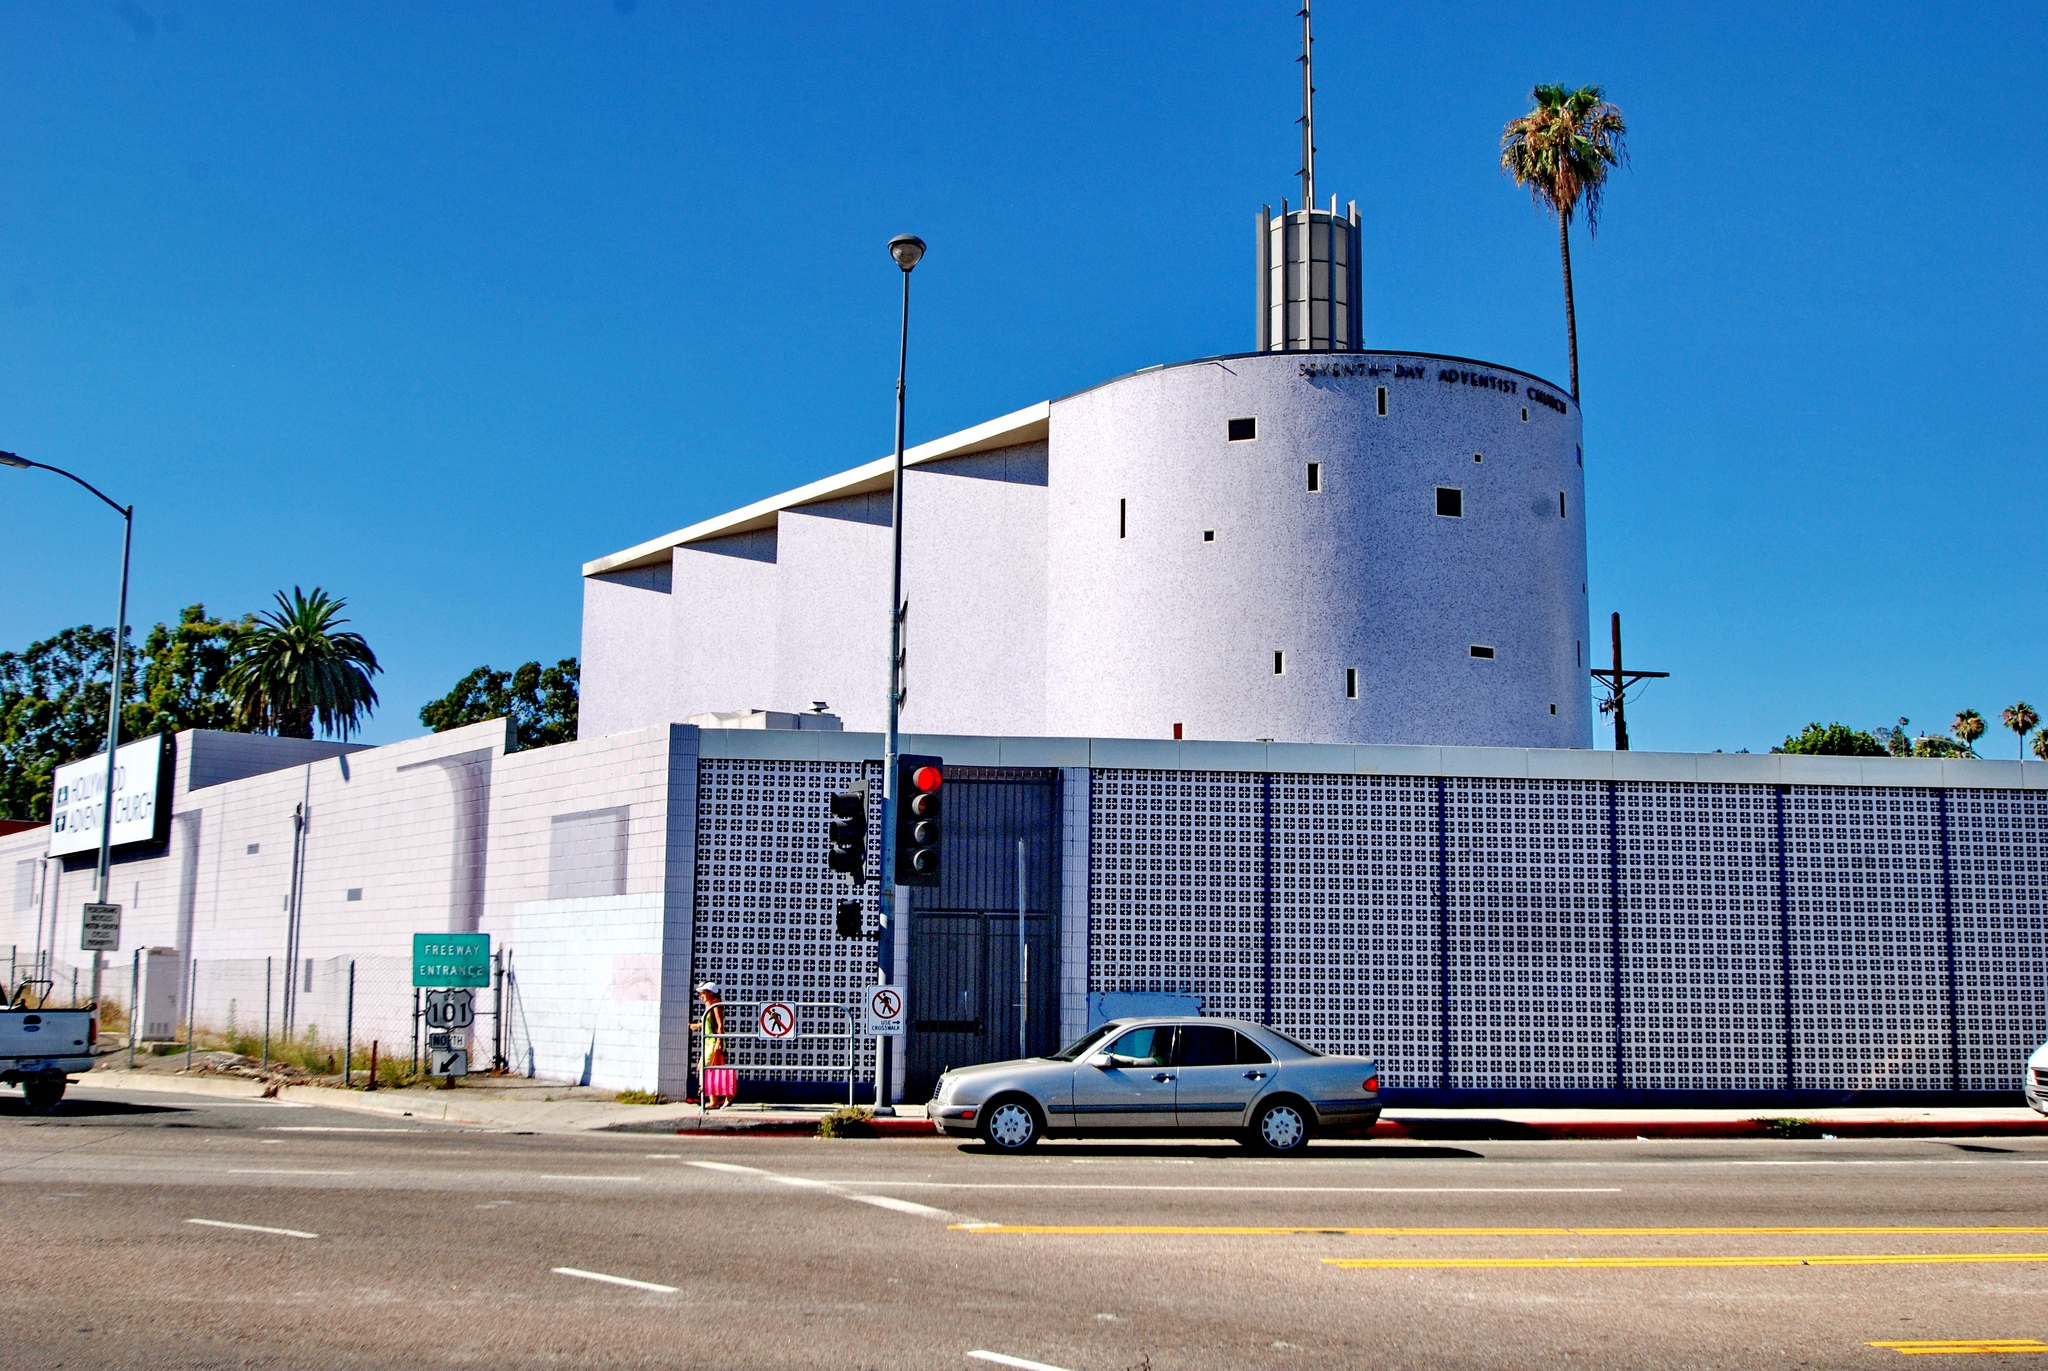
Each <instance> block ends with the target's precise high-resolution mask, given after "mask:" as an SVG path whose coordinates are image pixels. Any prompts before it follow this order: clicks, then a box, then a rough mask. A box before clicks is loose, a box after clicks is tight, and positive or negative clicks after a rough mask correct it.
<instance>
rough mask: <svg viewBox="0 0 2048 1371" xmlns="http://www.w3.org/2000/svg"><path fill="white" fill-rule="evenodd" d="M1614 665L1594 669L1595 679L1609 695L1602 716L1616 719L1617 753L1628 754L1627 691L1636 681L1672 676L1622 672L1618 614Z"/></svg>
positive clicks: (1666, 673)
mask: <svg viewBox="0 0 2048 1371" xmlns="http://www.w3.org/2000/svg"><path fill="white" fill-rule="evenodd" d="M1612 622H1613V628H1614V665H1613V666H1612V667H1611V668H1609V669H1607V670H1604V671H1603V670H1602V669H1600V668H1599V667H1597V666H1596V667H1594V668H1593V673H1592V674H1593V679H1594V680H1596V681H1598V682H1599V683H1600V685H1601V687H1602V688H1603V689H1605V690H1606V691H1607V698H1606V699H1604V700H1602V701H1601V702H1600V712H1601V713H1602V714H1612V715H1613V716H1614V750H1615V751H1616V752H1626V751H1628V714H1627V713H1626V710H1627V706H1628V688H1629V687H1630V686H1632V685H1634V684H1635V683H1636V682H1637V681H1658V680H1663V679H1665V678H1666V677H1668V676H1670V675H1671V673H1670V672H1668V671H1623V670H1622V669H1621V614H1620V612H1619V611H1616V613H1615V615H1614V618H1613V621H1612Z"/></svg>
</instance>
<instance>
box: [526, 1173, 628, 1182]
mask: <svg viewBox="0 0 2048 1371" xmlns="http://www.w3.org/2000/svg"><path fill="white" fill-rule="evenodd" d="M541 1179H542V1180H544V1181H637V1180H639V1179H640V1178H639V1177H638V1176H553V1175H549V1174H548V1173H546V1172H542V1173H541Z"/></svg>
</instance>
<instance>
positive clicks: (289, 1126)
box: [263, 1105, 434, 1133]
mask: <svg viewBox="0 0 2048 1371" xmlns="http://www.w3.org/2000/svg"><path fill="white" fill-rule="evenodd" d="M291 1107H292V1108H293V1109H298V1108H300V1107H301V1106H299V1105H293V1106H291ZM263 1131H264V1132H266V1133H431V1132H433V1131H434V1130H433V1129H431V1128H379V1127H378V1126H377V1125H375V1124H367V1125H365V1124H339V1123H331V1124H320V1123H273V1124H266V1125H265V1126H264V1129H263Z"/></svg>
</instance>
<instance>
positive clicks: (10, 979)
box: [7, 945, 128, 1033]
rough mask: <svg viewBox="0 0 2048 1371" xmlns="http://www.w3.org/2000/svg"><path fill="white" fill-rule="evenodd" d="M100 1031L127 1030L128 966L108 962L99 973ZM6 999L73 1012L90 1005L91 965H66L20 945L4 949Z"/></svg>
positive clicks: (47, 950) (55, 958) (41, 951)
mask: <svg viewBox="0 0 2048 1371" xmlns="http://www.w3.org/2000/svg"><path fill="white" fill-rule="evenodd" d="M100 977H101V981H100V1031H101V1032H102V1033H125V1032H127V1031H128V966H127V963H126V962H124V961H121V960H119V959H118V958H112V959H109V960H108V961H107V962H106V963H105V965H104V966H103V967H102V968H101V972H100ZM7 996H8V1000H9V1001H10V1002H13V1001H15V1000H17V999H20V998H22V997H24V996H25V997H26V1002H27V1003H29V1004H33V1005H39V1006H40V1005H47V1006H49V1007H50V1008H53V1009H54V1008H57V1007H59V1006H62V1007H64V1008H66V1009H75V1008H77V1007H78V1006H80V1005H84V1004H90V1003H91V1002H92V963H91V962H67V961H63V960H61V959H60V958H58V957H56V956H54V955H52V954H51V952H50V950H49V949H48V948H43V949H41V950H40V951H36V950H33V949H30V948H26V947H21V946H19V945H14V946H10V947H9V948H8V949H7Z"/></svg>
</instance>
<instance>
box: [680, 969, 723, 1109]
mask: <svg viewBox="0 0 2048 1371" xmlns="http://www.w3.org/2000/svg"><path fill="white" fill-rule="evenodd" d="M722 993H723V992H721V991H720V990H719V987H718V984H717V982H715V981H706V982H704V984H702V985H700V986H698V987H697V998H698V999H699V1000H701V1001H702V1002H703V1004H704V1016H703V1018H701V1019H700V1020H698V1022H696V1023H693V1024H691V1025H690V1030H691V1031H692V1032H694V1033H702V1034H703V1035H704V1051H703V1053H702V1055H700V1056H699V1057H698V1058H697V1062H698V1070H697V1088H698V1089H699V1090H701V1091H702V1092H703V1094H704V1103H705V1104H706V1105H707V1106H708V1107H710V1108H712V1109H723V1108H725V1107H726V1106H727V1105H729V1104H731V1103H732V1086H733V1080H732V1073H731V1072H730V1071H729V1070H721V1071H719V1072H718V1076H717V1078H716V1079H715V1082H714V1077H713V1076H712V1074H711V1071H712V1068H714V1067H724V1066H725V1005H724V1003H723V1002H722V1001H721V999H720V998H719V997H720V995H721V994H722ZM714 1083H715V1084H717V1085H718V1086H719V1087H721V1090H720V1091H719V1092H717V1093H714V1092H713V1090H712V1086H713V1084H714Z"/></svg>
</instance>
